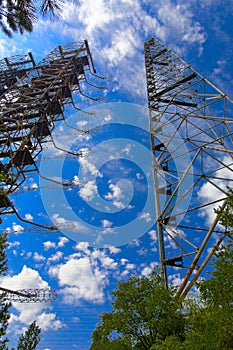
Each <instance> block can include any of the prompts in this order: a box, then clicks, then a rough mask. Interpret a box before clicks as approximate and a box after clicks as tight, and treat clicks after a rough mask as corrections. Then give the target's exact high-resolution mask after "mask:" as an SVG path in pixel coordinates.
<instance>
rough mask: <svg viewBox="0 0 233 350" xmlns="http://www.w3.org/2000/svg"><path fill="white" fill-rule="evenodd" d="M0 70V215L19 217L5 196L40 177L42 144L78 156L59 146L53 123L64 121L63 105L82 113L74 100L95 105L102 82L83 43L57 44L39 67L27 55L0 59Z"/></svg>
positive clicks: (78, 153) (85, 43) (86, 44)
mask: <svg viewBox="0 0 233 350" xmlns="http://www.w3.org/2000/svg"><path fill="white" fill-rule="evenodd" d="M30 65H31V66H30ZM0 67H1V68H2V70H1V72H0V74H2V75H1V77H2V81H1V84H2V85H1V86H3V87H4V89H5V90H4V89H3V90H4V91H2V95H1V96H0V160H1V161H0V171H1V178H0V184H1V188H0V214H4V213H12V212H14V213H16V215H17V211H16V209H15V208H14V206H13V204H12V203H11V202H10V200H9V195H10V194H11V193H13V192H15V191H16V189H18V188H19V186H21V185H22V183H23V182H24V181H25V179H26V177H27V174H28V173H31V172H34V171H37V172H38V173H39V169H38V167H37V164H36V162H37V157H38V155H39V154H40V153H41V151H42V150H43V144H44V143H45V142H53V144H54V146H55V147H56V148H58V149H59V150H62V151H64V152H67V153H72V155H73V156H80V155H82V154H81V153H80V152H77V153H74V152H70V151H69V150H63V149H61V148H59V146H57V145H56V143H55V141H54V139H53V135H52V133H53V129H54V128H55V125H56V123H57V122H62V121H64V122H66V114H65V107H66V106H67V105H69V108H70V107H71V108H73V110H79V111H80V108H79V107H78V105H77V104H78V103H79V101H78V102H77V98H78V97H79V99H80V100H81V99H82V100H85V99H86V100H87V101H98V99H99V97H98V91H99V90H101V89H102V86H100V83H99V81H100V79H103V78H101V77H99V76H97V75H96V71H95V68H94V63H93V60H92V56H91V53H90V49H89V46H88V42H87V41H86V40H85V41H83V42H79V43H72V44H69V45H63V46H58V47H57V48H56V49H54V50H53V51H52V52H50V53H49V54H48V56H46V57H45V58H44V59H43V60H42V61H41V62H40V63H39V64H35V62H34V59H33V57H32V55H31V54H28V56H14V57H12V58H8V59H3V60H2V61H0ZM29 67H30V69H29ZM12 69H13V70H14V74H13V75H12V77H13V78H14V79H13V78H12V81H11V82H10V83H9V81H8V80H9V79H8V76H7V77H6V78H4V77H5V75H4V74H5V72H12ZM9 74H10V73H9ZM93 76H94V78H95V84H93V83H92V80H93ZM4 79H5V80H4ZM7 79H8V80H7ZM88 91H89V93H88ZM95 91H96V92H97V93H96V92H95ZM73 129H74V128H73ZM77 130H78V129H77ZM79 131H80V130H79ZM39 175H41V174H40V173H39ZM41 176H42V175H41ZM50 180H51V181H53V180H52V179H50ZM18 217H19V215H18ZM49 229H51V227H49ZM52 229H54V227H52Z"/></svg>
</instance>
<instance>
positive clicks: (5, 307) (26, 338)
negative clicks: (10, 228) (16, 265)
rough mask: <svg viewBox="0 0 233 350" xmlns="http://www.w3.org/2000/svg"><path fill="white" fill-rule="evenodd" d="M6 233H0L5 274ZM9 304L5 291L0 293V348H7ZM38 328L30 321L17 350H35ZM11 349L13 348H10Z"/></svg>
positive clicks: (0, 264) (0, 261)
mask: <svg viewBox="0 0 233 350" xmlns="http://www.w3.org/2000/svg"><path fill="white" fill-rule="evenodd" d="M7 245H8V243H7V235H6V234H0V275H6V272H7V270H8V266H7V256H6V248H7ZM10 306H11V304H10V303H8V302H7V298H6V293H0V350H8V347H7V343H8V341H9V339H8V338H7V327H8V321H9V318H10V313H9V308H10ZM39 334H40V328H39V327H38V326H37V325H36V322H35V321H34V322H32V324H31V325H30V326H29V328H28V330H27V331H26V332H25V333H24V334H22V335H21V336H20V338H19V341H18V345H17V350H35V349H36V346H37V345H38V343H39V341H40V337H39ZM12 350H13V349H12Z"/></svg>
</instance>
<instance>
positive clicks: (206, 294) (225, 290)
mask: <svg viewBox="0 0 233 350" xmlns="http://www.w3.org/2000/svg"><path fill="white" fill-rule="evenodd" d="M216 212H217V213H219V214H220V223H221V224H222V225H224V226H225V227H226V232H227V235H228V238H229V239H228V241H227V242H226V243H225V244H224V245H222V246H221V247H220V248H219V249H218V250H217V251H216V253H215V258H214V259H213V262H212V267H213V269H212V272H211V273H210V274H209V275H207V278H206V279H202V280H200V281H199V282H198V283H197V284H196V287H197V293H196V294H195V295H192V296H190V297H189V298H187V299H185V300H183V301H181V300H180V299H178V298H177V297H175V290H174V288H172V287H171V288H169V290H167V289H166V288H165V286H164V284H163V281H162V280H161V279H160V277H159V276H158V275H156V273H155V272H154V273H153V274H152V275H151V276H149V277H146V278H140V277H137V276H133V277H130V278H129V280H128V281H127V282H120V283H118V289H117V290H116V291H114V292H113V293H112V295H113V296H114V298H115V299H114V301H113V302H112V306H113V310H112V311H111V312H109V313H106V312H105V313H103V314H102V315H101V317H100V318H101V323H99V324H97V326H96V329H95V330H94V332H93V334H92V345H91V350H108V349H111V350H196V349H198V350H232V349H233V327H232V325H233V249H232V238H231V231H230V230H229V228H232V227H233V192H232V191H230V193H229V199H228V202H227V205H226V206H225V208H224V210H222V209H221V208H220V209H217V210H216Z"/></svg>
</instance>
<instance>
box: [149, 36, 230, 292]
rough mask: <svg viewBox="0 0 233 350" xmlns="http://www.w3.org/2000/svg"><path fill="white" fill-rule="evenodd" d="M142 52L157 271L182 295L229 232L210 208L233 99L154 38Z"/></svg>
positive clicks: (220, 193) (223, 177) (225, 176)
mask: <svg viewBox="0 0 233 350" xmlns="http://www.w3.org/2000/svg"><path fill="white" fill-rule="evenodd" d="M144 50H145V51H144V54H145V67H146V78H147V94H148V107H149V124H150V139H151V149H152V159H153V175H154V192H155V201H156V222H157V233H158V246H159V259H160V269H161V275H162V277H163V279H164V281H165V283H166V284H167V285H168V284H169V281H170V280H172V275H173V276H174V275H177V274H178V276H177V277H179V278H181V283H180V285H179V289H178V295H180V296H185V295H186V294H187V293H188V292H189V290H190V289H191V287H192V286H193V283H194V282H195V281H196V280H197V278H198V277H199V276H200V274H201V273H202V271H203V269H204V268H205V266H206V265H207V264H208V262H209V260H210V258H211V257H212V255H213V253H214V250H215V249H216V248H217V247H218V246H219V245H220V244H221V242H222V241H223V239H224V238H225V237H226V236H227V234H228V232H227V231H226V230H225V229H224V228H223V227H221V225H219V224H218V219H219V218H218V216H217V215H216V214H215V213H214V209H213V208H214V207H218V206H222V207H224V206H225V205H226V198H227V194H228V191H227V186H229V187H232V181H233V167H232V165H233V161H232V132H233V124H232V123H233V118H232V112H233V104H232V102H233V101H232V100H231V99H230V98H229V97H228V96H227V95H226V94H225V93H224V92H222V91H221V90H220V89H218V88H217V87H215V86H214V85H213V84H212V83H210V82H209V81H208V80H207V79H205V78H204V77H203V76H202V75H201V74H199V73H198V72H197V71H196V70H194V69H193V68H192V67H191V66H190V65H188V64H187V63H186V62H184V61H183V60H182V59H181V58H180V57H178V56H177V55H176V54H175V53H174V52H172V51H171V50H169V49H167V48H166V47H165V46H164V45H163V44H162V43H161V42H160V41H159V40H157V39H154V38H152V39H150V40H149V41H147V42H146V43H145V45H144ZM211 193H212V195H211Z"/></svg>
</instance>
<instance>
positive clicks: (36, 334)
mask: <svg viewBox="0 0 233 350" xmlns="http://www.w3.org/2000/svg"><path fill="white" fill-rule="evenodd" d="M39 342H40V328H39V327H38V326H37V324H36V321H34V322H32V324H31V325H30V326H29V328H28V330H27V331H26V332H25V333H24V334H22V335H21V336H20V338H19V341H18V345H17V350H32V349H36V346H37V345H38V344H39Z"/></svg>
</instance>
